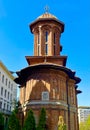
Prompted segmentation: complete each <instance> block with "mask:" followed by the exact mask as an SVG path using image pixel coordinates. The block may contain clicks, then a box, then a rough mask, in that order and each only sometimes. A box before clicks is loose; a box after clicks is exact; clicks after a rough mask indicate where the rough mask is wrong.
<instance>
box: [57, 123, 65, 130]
mask: <svg viewBox="0 0 90 130" xmlns="http://www.w3.org/2000/svg"><path fill="white" fill-rule="evenodd" d="M58 130H66V125H65V124H63V125H59V126H58Z"/></svg>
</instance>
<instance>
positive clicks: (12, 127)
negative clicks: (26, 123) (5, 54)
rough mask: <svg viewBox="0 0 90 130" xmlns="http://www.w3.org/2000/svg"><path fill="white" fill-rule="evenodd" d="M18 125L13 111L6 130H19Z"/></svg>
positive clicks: (15, 112) (15, 113)
mask: <svg viewBox="0 0 90 130" xmlns="http://www.w3.org/2000/svg"><path fill="white" fill-rule="evenodd" d="M20 129H21V128H20V123H19V119H18V117H17V111H16V110H14V111H13V112H12V114H11V116H10V118H9V122H8V130H20Z"/></svg>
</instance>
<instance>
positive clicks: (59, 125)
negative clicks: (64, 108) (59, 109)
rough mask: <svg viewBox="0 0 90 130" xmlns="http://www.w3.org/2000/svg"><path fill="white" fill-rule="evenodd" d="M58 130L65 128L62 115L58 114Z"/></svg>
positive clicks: (64, 129)
mask: <svg viewBox="0 0 90 130" xmlns="http://www.w3.org/2000/svg"><path fill="white" fill-rule="evenodd" d="M58 130H66V124H65V123H64V120H63V117H62V116H59V121H58Z"/></svg>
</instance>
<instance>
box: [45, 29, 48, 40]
mask: <svg viewBox="0 0 90 130" xmlns="http://www.w3.org/2000/svg"><path fill="white" fill-rule="evenodd" d="M45 41H46V42H47V41H48V31H46V32H45Z"/></svg>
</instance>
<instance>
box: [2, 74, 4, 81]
mask: <svg viewBox="0 0 90 130" xmlns="http://www.w3.org/2000/svg"><path fill="white" fill-rule="evenodd" d="M2 83H4V75H3V76H2Z"/></svg>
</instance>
